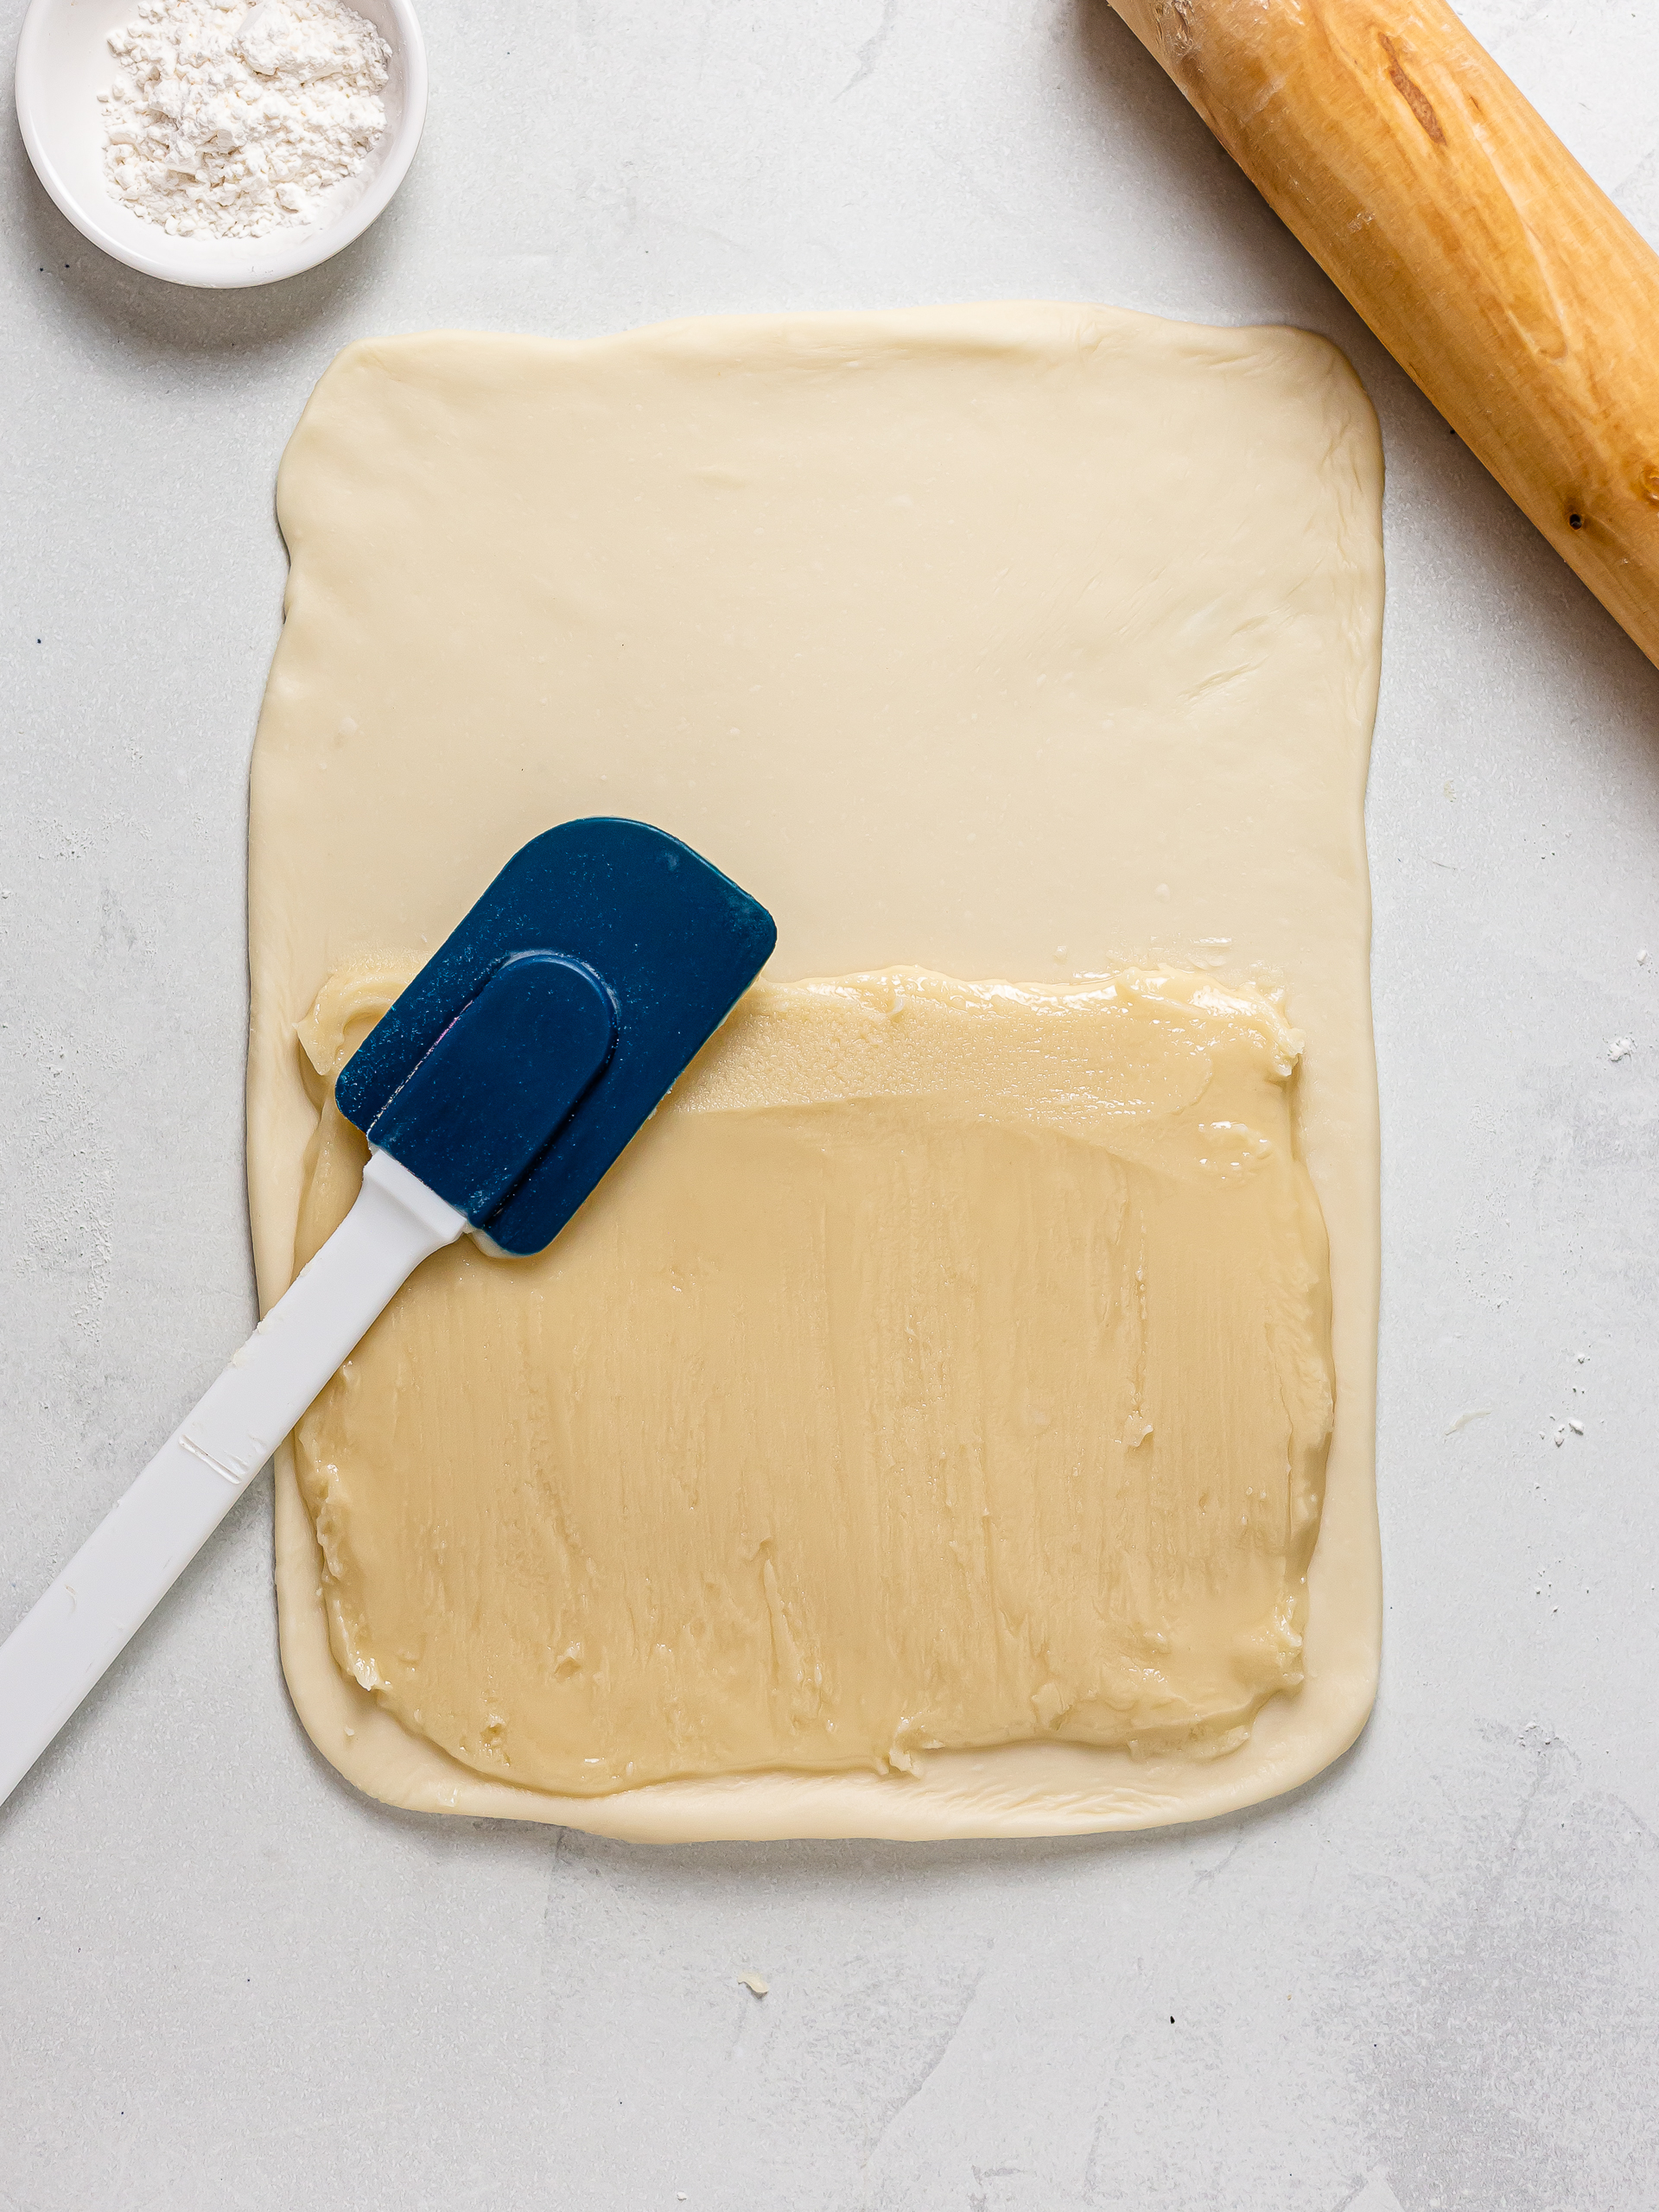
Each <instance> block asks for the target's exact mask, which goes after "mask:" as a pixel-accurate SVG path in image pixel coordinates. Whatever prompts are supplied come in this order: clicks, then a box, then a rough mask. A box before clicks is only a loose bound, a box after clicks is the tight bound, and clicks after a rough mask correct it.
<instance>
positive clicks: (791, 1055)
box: [296, 962, 1332, 1794]
mask: <svg viewBox="0 0 1659 2212" xmlns="http://www.w3.org/2000/svg"><path fill="white" fill-rule="evenodd" d="M415 964H416V963H413V962H411V963H409V966H408V967H406V968H392V967H389V966H374V967H369V968H360V969H354V970H351V971H348V972H346V973H343V974H341V975H339V976H335V977H334V978H333V979H331V981H330V982H329V983H328V984H327V987H326V988H324V990H323V991H322V993H321V995H320V997H319V999H318V1001H317V1003H316V1006H315V1009H314V1010H313V1013H312V1014H311V1015H310V1017H309V1018H308V1020H307V1021H306V1022H305V1023H304V1024H302V1029H301V1040H302V1046H303V1047H304V1050H305V1052H306V1055H307V1058H308V1065H309V1068H310V1069H311V1071H313V1074H312V1077H311V1079H312V1081H313V1085H314V1091H315V1096H316V1098H317V1101H318V1103H319V1105H320V1107H321V1122H320V1124H319V1128H318V1131H317V1135H316V1138H315V1142H314V1145H313V1147H312V1151H311V1154H310V1156H309V1160H308V1185H307V1193H306V1198H305V1204H304V1207H303V1210H302V1215H301V1221H300V1231H299V1249H298V1253H297V1255H296V1256H297V1259H298V1260H299V1261H300V1262H304V1261H305V1260H306V1259H307V1258H308V1256H309V1255H310V1254H311V1252H312V1251H314V1250H315V1249H316V1247H317V1246H318V1245H319V1244H320V1243H321V1242H322V1241H323V1239H324V1237H325V1236H327V1235H328V1234H329V1233H330V1231H331V1230H333V1228H334V1226H335V1224H337V1223H338V1221H339V1220H340V1219H341V1218H342V1217H343V1216H344V1214H345V1212H346V1209H347V1208H348V1207H349V1205H350V1204H351V1202H352V1199H353V1196H354V1195H355V1192H356V1187H357V1184H358V1179H359V1175H360V1173H361V1169H362V1165H363V1161H364V1159H365V1147H364V1144H363V1141H362V1139H361V1137H360V1136H359V1135H358V1133H357V1132H356V1131H355V1130H354V1129H353V1128H351V1126H350V1125H349V1124H348V1123H347V1122H346V1121H345V1120H344V1119H343V1118H342V1117H341V1116H340V1114H339V1113H338V1112H337V1111H336V1109H334V1104H333V1103H332V1078H333V1077H334V1075H335V1074H336V1073H337V1072H338V1071H339V1069H340V1066H341V1065H343V1064H344V1061H345V1058H346V1055H347V1054H348V1053H349V1052H350V1051H352V1050H353V1049H354V1047H355V1046H356V1045H357V1043H358V1042H359V1041H360V1039H361V1038H362V1036H363V1035H364V1034H365V1033H366V1031H367V1029H368V1027H370V1026H371V1024H372V1021H373V1020H375V1019H377V1018H378V1015H379V1014H380V1013H381V1012H383V1011H384V1009H385V1007H386V1006H387V1005H388V1004H389V1003H390V1001H391V998H392V996H393V995H395V994H396V992H397V989H398V988H400V987H401V985H402V983H403V982H404V981H405V980H406V977H407V975H408V974H409V973H410V972H411V971H412V968H413V966H414V965H415ZM1299 1042H1300V1040H1299V1039H1298V1038H1297V1036H1296V1034H1295V1033H1294V1031H1292V1030H1291V1029H1290V1028H1289V1027H1287V1023H1286V1021H1285V1020H1284V1017H1283V1014H1282V1013H1281V1010H1280V1008H1279V1007H1278V1006H1277V1004H1276V1003H1275V1002H1274V1000H1273V999H1271V998H1270V997H1268V996H1267V995H1264V994H1262V992H1260V991H1257V990H1255V989H1253V988H1237V987H1224V986H1222V985H1220V984H1218V983H1217V982H1215V981H1214V980H1213V979H1211V978H1208V977H1205V976H1197V975H1192V974H1184V973H1174V972H1168V971H1160V972H1156V973H1153V972H1145V971H1134V972H1122V973H1117V974H1114V975H1112V976H1109V977H1096V978H1090V979H1088V980H1086V981H1084V982H1076V983H1071V984H1066V985H1059V986H1042V985H1038V986H1027V985H1020V986H1015V985H1011V984H1007V983H963V982H953V981H951V980H950V979H948V978H945V977H944V976H936V975H931V974H928V973H925V972H924V971H921V970H911V969H893V970H891V971H887V972H885V973H882V974H879V975H864V976H845V977H841V978H838V979H835V980H830V981H815V982H801V983H792V984H786V985H772V984H762V985H760V986H758V987H757V988H755V989H754V990H753V991H752V992H751V993H750V994H749V995H748V996H747V998H746V999H745V1000H744V1001H743V1002H742V1004H741V1006H740V1007H739V1008H738V1009H737V1011H736V1012H735V1014H734V1015H733V1016H732V1018H731V1020H729V1021H728V1024H727V1025H726V1027H725V1028H724V1029H723V1030H722V1031H721V1033H719V1035H718V1036H717V1037H716V1038H715V1039H714V1040H713V1042H712V1043H711V1044H710V1045H709V1046H708V1048H707V1049H706V1050H705V1052H703V1053H702V1056H701V1058H699V1059H698V1060H697V1062H696V1064H695V1065H693V1067H692V1068H691V1069H690V1071H689V1072H688V1073H687V1075H686V1076H685V1077H684V1078H683V1080H682V1082H681V1083H680V1084H679V1085H678V1086H677V1089H676V1090H675V1091H674V1092H673V1093H672V1095H671V1097H670V1098H669V1099H668V1100H667V1101H666V1102H665V1103H664V1106H663V1108H662V1109H660V1110H659V1111H658V1114H657V1116H655V1118H654V1119H653V1120H652V1122H650V1123H648V1124H647V1126H646V1128H645V1129H644V1130H643V1131H642V1132H641V1134H640V1135H639V1138H638V1139H636V1141H635V1142H634V1143H633V1145H632V1147H630V1148H629V1150H628V1151H627V1152H626V1154H624V1155H623V1157H622V1159H621V1160H620V1162H619V1163H618V1165H617V1166H616V1167H615V1168H613V1171H612V1173H610V1175H609V1176H608V1177H607V1179H606V1180H605V1181H604V1182H603V1183H602V1184H601V1186H600V1188H599V1189H598V1190H597V1191H596V1192H594V1195H593V1196H592V1197H591V1198H589V1199H588V1203H587V1205H585V1206H584V1207H583V1208H582V1211H581V1212H579V1213H578V1214H577V1215H576V1217H575V1219H574V1220H573V1221H572V1222H571V1224H569V1227H568V1228H567V1229H566V1230H564V1232H563V1235H562V1236H560V1237H559V1238H558V1239H557V1241H556V1243H554V1244H553V1245H552V1246H551V1247H550V1249H549V1250H548V1251H546V1252H545V1253H543V1255H541V1256H540V1257H539V1258H537V1259H534V1260H528V1261H524V1260H505V1259H497V1258H493V1257H491V1256H489V1255H486V1254H485V1253H484V1252H483V1251H482V1250H480V1249H479V1248H478V1247H477V1246H476V1245H475V1244H474V1243H473V1242H472V1240H471V1239H469V1238H463V1239H462V1240H461V1243H460V1244H459V1245H457V1246H455V1247H454V1248H452V1249H449V1250H448V1251H446V1252H442V1253H440V1254H439V1255H437V1256H436V1257H435V1259H432V1260H429V1262H427V1263H426V1265H425V1266H424V1267H423V1268H421V1269H420V1270H419V1272H418V1273H417V1274H416V1275H415V1276H414V1278H413V1279H412V1280H411V1281H410V1283H409V1285H408V1287H406V1288H405V1289H404V1291H403V1293H402V1294H400V1295H399V1296H398V1298H397V1300H394V1302H393V1304H392V1305H391V1307H390V1308H389V1309H388V1310H387V1312H386V1313H385V1316H384V1317H383V1319H381V1320H380V1321H379V1322H378V1324H377V1325H376V1326H375V1327H374V1328H373V1329H372V1331H371V1332H370V1334H369V1335H368V1336H367V1337H366V1338H365V1340H364V1342H363V1343H362V1344H361V1345H360V1346H359V1349H358V1351H357V1352H356V1353H355V1354H354V1355H353V1357H352V1358H351V1359H350V1360H349V1361H348V1362H347V1363H346V1365H345V1367H344V1368H343V1369H342V1370H340V1375H339V1376H337V1377H336V1379H335V1380H334V1382H333V1383H330V1385H329V1386H328V1388H327V1389H326V1390H325V1391H324V1392H323V1394H322V1395H321V1397H320V1398H319V1399H318V1401H317V1402H316V1404H315V1406H314V1407H313V1408H312V1409H311V1411H310V1412H309V1413H308V1414H307V1416H306V1418H305V1419H304V1421H302V1423H301V1425H300V1427H299V1429H298V1431H297V1433H296V1448H297V1464H298V1470H299V1477H300V1482H301V1485H302V1491H303V1494H304V1497H305V1499H306V1503H307V1504H308V1508H309V1510H310V1512H311V1515H312V1516H313V1519H314V1521H315V1527H316V1532H317V1536H318V1540H319V1543H320V1546H321V1554H322V1560H323V1583H324V1598H325V1601H326V1605H327V1616H328V1622H329V1631H330V1637H331V1640H332V1643H333V1647H334V1656H335V1658H336V1660H337V1661H338V1662H339V1663H340V1666H341V1667H342V1668H344V1669H346V1671H347V1672H348V1673H350V1674H351V1675H354V1676H355V1677H356V1679H357V1680H358V1681H360V1682H361V1683H363V1684H364V1685H365V1687H366V1688H370V1689H372V1690H373V1691H374V1692H375V1694H377V1695H378V1698H379V1699H380V1700H381V1701H382V1703H383V1704H384V1705H385V1706H386V1707H388V1708H389V1709H390V1710H391V1712H392V1713H395V1714H396V1715H397V1718H398V1719H400V1720H401V1721H402V1722H403V1723H404V1726H406V1727H407V1728H409V1729H410V1730H412V1731H414V1732H416V1733H417V1734H420V1735H423V1736H425V1737H427V1738H429V1739H430V1740H431V1741H432V1742H433V1743H435V1744H437V1745H441V1746H442V1748H443V1749H444V1750H445V1751H448V1752H449V1753H451V1754H452V1755H453V1756H454V1758H457V1759H460V1760H461V1761H463V1762H464V1763H465V1764H467V1766H469V1767H472V1768H474V1769H476V1770H479V1771H480V1772H481V1773H484V1774H489V1775H495V1776H499V1777H504V1778H506V1779H510V1780H512V1781H516V1782H518V1783H528V1784H531V1785H532V1786H535V1787H539V1788H542V1789H556V1790H560V1791H566V1792H575V1793H582V1794H591V1793H594V1792H598V1791H604V1790H613V1789H619V1788H623V1789H626V1788H628V1787H630V1786H632V1785H635V1784H639V1783H647V1782H655V1781H658V1780H663V1779H665V1778H668V1777H677V1776H690V1775H717V1774H723V1773H733V1772H739V1771H744V1770H754V1769H761V1768H788V1769H795V1770H818V1771H823V1770H834V1769H847V1768H865V1769H872V1768H873V1769H875V1770H879V1771H886V1770H890V1769H893V1768H899V1769H901V1770H907V1769H911V1768H913V1767H914V1766H916V1765H917V1764H918V1763H919V1762H920V1760H921V1759H922V1758H924V1757H925V1754H926V1753H927V1752H929V1751H933V1750H936V1749H938V1748H941V1747H950V1748H952V1749H958V1748H965V1747H972V1746H982V1745H995V1744H1006V1743H1010V1742H1015V1741H1020V1740H1022V1739H1029V1738H1040V1737H1050V1738H1063V1739H1065V1740H1068V1741H1071V1742H1074V1743H1081V1744H1092V1745H1116V1746H1120V1747H1128V1749H1129V1750H1131V1751H1137V1752H1150V1751H1168V1750H1172V1749H1177V1748H1185V1750H1186V1751H1190V1752H1192V1753H1198V1754H1203V1755H1213V1754H1215V1753H1217V1752H1219V1751H1227V1750H1230V1749H1231V1748H1233V1747H1234V1746H1235V1745H1237V1744H1238V1743H1240V1742H1241V1741H1243V1738H1244V1737H1245V1736H1246V1735H1247V1734H1248V1732H1249V1726H1250V1722H1251V1719H1252V1718H1253V1716H1254V1715H1255V1713H1256V1711H1257V1710H1258V1708H1259V1707H1261V1705H1262V1702H1263V1700H1266V1699H1268V1698H1269V1697H1271V1696H1273V1695H1274V1693H1275V1692H1279V1691H1283V1690H1287V1689H1292V1688H1294V1687H1295V1686H1296V1685H1297V1684H1298V1683H1299V1682H1300V1680H1301V1659H1300V1649H1301V1627H1302V1621H1303V1611H1304V1593H1303V1577H1304V1573H1305V1571H1306V1566H1307V1560H1308V1555H1309V1554H1310V1552H1311V1550H1312V1548H1313V1539H1314V1535H1315V1533H1316V1531H1317V1528H1318V1523H1319V1503H1320V1497H1321V1491H1322V1486H1323V1481H1324V1471H1325V1451H1326V1445H1327V1441H1328V1439H1329V1436H1330V1431H1331V1417H1332V1380H1331V1355H1330V1300H1329V1281H1328V1272H1327V1264H1326V1251H1325V1231H1324V1226H1323V1224H1322V1221H1321V1218H1320V1215H1319V1206H1318V1202H1317V1200H1316V1198H1315V1197H1314V1195H1313V1186H1312V1185H1311V1183H1310V1181H1309V1179H1308V1177H1307V1175H1306V1172H1305V1171H1304V1169H1303V1167H1302V1166H1301V1163H1300V1160H1299V1159H1298V1158H1297V1155H1296V1150H1295V1146H1294V1138H1293V1126H1292V1110H1291V1096H1290V1091H1291V1084H1292V1079H1293V1076H1294V1069H1295V1065H1296V1058H1297V1051H1298V1046H1299Z"/></svg>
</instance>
